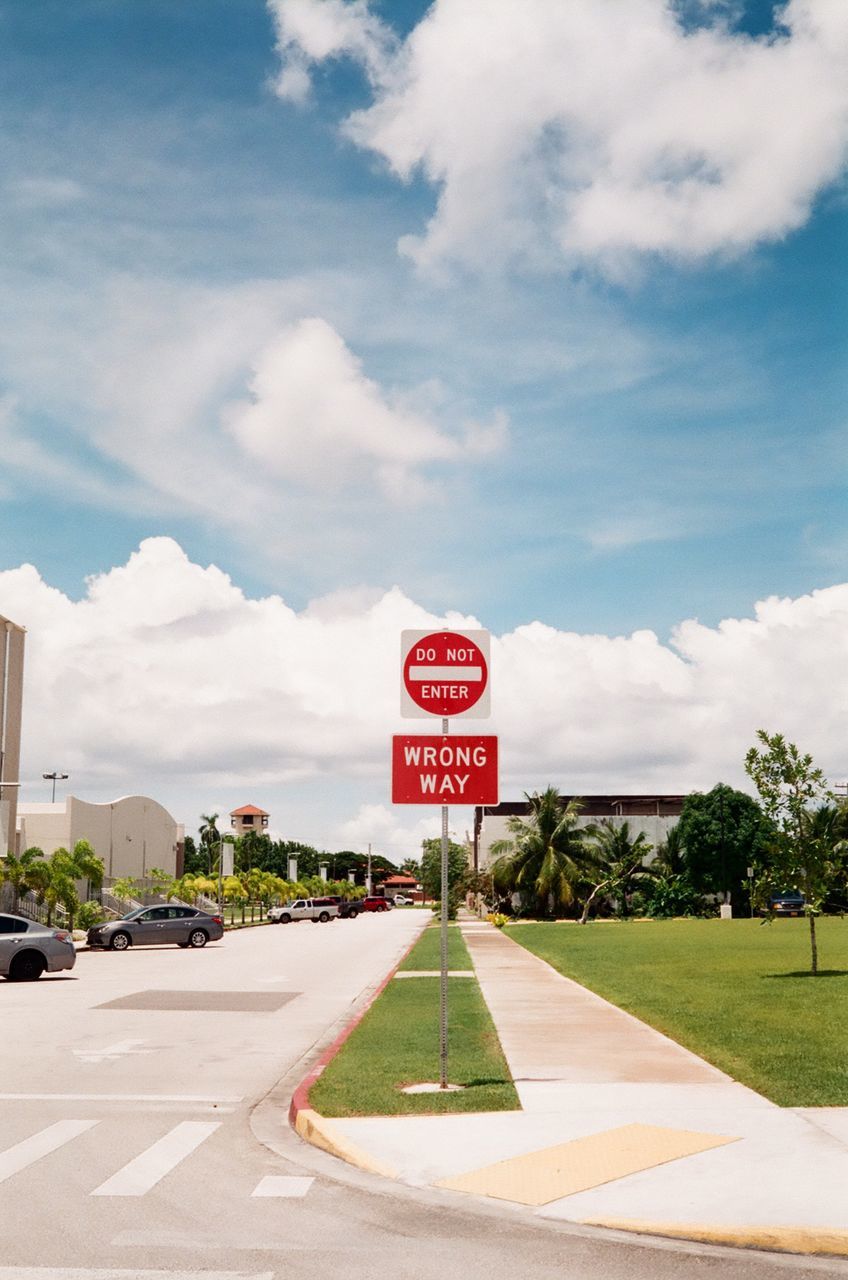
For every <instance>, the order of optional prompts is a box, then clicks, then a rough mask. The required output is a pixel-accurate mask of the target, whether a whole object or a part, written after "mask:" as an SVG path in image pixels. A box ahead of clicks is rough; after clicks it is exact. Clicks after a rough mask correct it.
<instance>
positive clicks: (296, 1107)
mask: <svg viewBox="0 0 848 1280" xmlns="http://www.w3.org/2000/svg"><path fill="white" fill-rule="evenodd" d="M425 928H426V925H425ZM423 932H424V929H422V930H421V932H420V933H419V934H418V936H417V937H415V938H413V939H412V941H411V942H410V944H409V946H408V947H407V948H406V950H405V951H404V953H403V955H402V956H401V957H400V959H399V960H398V962H397V964H396V965H395V967H394V968H393V969H391V970H390V971H389V973H387V974H386V976H385V978H384V979H383V981H382V982H381V983H380V985H379V986H378V987H377V988H376V990H375V991H374V992H373V993H372V995H371V998H370V1000H368V1002H367V1003H366V1004H365V1005H364V1006H363V1007H362V1008H361V1009H360V1010H359V1012H358V1013H357V1015H356V1017H355V1018H353V1019H352V1020H351V1021H350V1022H349V1023H348V1025H347V1026H346V1027H345V1028H344V1030H343V1031H342V1032H341V1033H340V1034H339V1035H338V1036H336V1038H335V1040H334V1041H333V1043H332V1044H331V1045H330V1046H329V1048H327V1049H325V1050H324V1052H323V1053H322V1054H321V1057H320V1058H319V1059H318V1061H317V1062H316V1064H315V1066H314V1067H313V1068H312V1070H311V1071H310V1072H309V1073H308V1074H307V1075H305V1076H304V1077H303V1079H302V1080H301V1082H300V1084H299V1085H298V1086H297V1088H296V1089H295V1091H294V1093H293V1094H292V1100H291V1102H290V1104H289V1124H290V1125H291V1126H292V1127H294V1124H295V1121H296V1120H297V1116H298V1112H300V1111H306V1110H309V1109H311V1108H310V1107H309V1090H310V1089H311V1088H312V1086H313V1085H314V1083H315V1081H316V1080H317V1079H318V1077H319V1076H320V1075H321V1073H322V1071H323V1070H324V1069H325V1067H326V1066H327V1065H328V1063H330V1062H332V1060H333V1058H335V1056H336V1054H337V1053H338V1052H339V1050H340V1049H341V1047H342V1045H343V1044H344V1042H345V1041H346V1040H347V1038H348V1036H349V1035H351V1034H352V1032H353V1031H355V1030H356V1028H357V1027H358V1026H359V1024H360V1022H361V1021H362V1019H363V1018H364V1017H365V1015H366V1013H367V1012H368V1010H369V1009H370V1008H371V1006H372V1004H373V1003H374V1001H375V1000H376V999H377V998H378V996H381V995H382V994H383V992H384V991H385V989H386V987H387V986H388V985H389V983H390V982H391V980H392V978H393V977H394V976H395V974H396V973H397V971H398V969H399V968H400V966H401V965H402V964H403V962H404V960H405V959H406V957H407V956H408V955H409V953H410V951H411V950H412V948H413V947H414V946H415V944H416V943H417V942H419V941H420V939H421V934H423Z"/></svg>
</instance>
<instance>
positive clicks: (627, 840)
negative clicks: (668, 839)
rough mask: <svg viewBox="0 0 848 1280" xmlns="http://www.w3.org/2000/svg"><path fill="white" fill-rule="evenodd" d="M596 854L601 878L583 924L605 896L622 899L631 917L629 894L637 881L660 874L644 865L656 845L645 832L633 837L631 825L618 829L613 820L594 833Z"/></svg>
mask: <svg viewBox="0 0 848 1280" xmlns="http://www.w3.org/2000/svg"><path fill="white" fill-rule="evenodd" d="M592 836H593V845H594V853H595V857H596V860H597V866H598V869H599V870H600V878H599V879H598V880H597V881H596V882H595V884H594V886H593V888H592V891H591V893H590V894H589V896H588V898H587V899H586V901H585V903H584V904H583V915H582V916H581V918H580V923H581V924H585V923H586V921H587V920H588V918H589V907H590V906H591V904H592V902H593V901H594V900H595V898H597V897H598V896H599V895H600V894H602V893H607V894H614V895H616V896H618V895H620V897H621V914H622V915H623V916H626V915H627V891H628V889H629V888H630V886H631V884H632V883H633V881H634V880H639V879H641V878H642V877H643V876H653V875H655V874H656V872H655V871H653V870H652V869H651V868H649V867H646V866H645V865H644V863H645V858H646V857H647V856H648V854H649V853H650V852H651V849H652V848H653V845H651V844H649V843H648V837H647V836H646V835H645V833H644V831H640V832H639V834H638V836H635V837H633V836H631V834H630V823H629V822H622V823H621V825H620V826H616V824H615V823H614V822H612V821H611V820H610V819H609V818H604V820H603V821H602V822H600V823H599V824H598V826H597V827H596V828H595V830H594V831H593V833H592Z"/></svg>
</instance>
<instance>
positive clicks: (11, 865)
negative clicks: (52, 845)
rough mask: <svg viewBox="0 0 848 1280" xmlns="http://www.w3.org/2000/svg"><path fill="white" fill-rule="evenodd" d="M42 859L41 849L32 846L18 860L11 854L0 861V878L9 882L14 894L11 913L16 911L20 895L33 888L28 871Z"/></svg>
mask: <svg viewBox="0 0 848 1280" xmlns="http://www.w3.org/2000/svg"><path fill="white" fill-rule="evenodd" d="M43 857H44V854H43V853H42V851H41V849H39V848H37V847H36V846H35V845H32V846H31V847H30V848H29V849H24V851H23V853H22V854H21V856H20V857H19V858H16V857H15V855H14V854H13V853H9V854H7V855H6V858H5V860H4V859H0V878H1V879H2V880H6V881H8V882H9V884H10V885H11V886H12V892H13V894H14V906H13V907H12V911H13V912H16V911H17V909H18V903H19V902H20V898H21V894H23V893H26V892H27V890H29V889H31V888H32V887H33V886H32V885H31V884H30V880H29V875H30V871H31V870H32V866H33V864H34V863H35V862H36V861H37V860H38V859H39V858H43ZM36 878H37V877H36Z"/></svg>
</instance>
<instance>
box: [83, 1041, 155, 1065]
mask: <svg viewBox="0 0 848 1280" xmlns="http://www.w3.org/2000/svg"><path fill="white" fill-rule="evenodd" d="M140 1044H147V1041H146V1040H119V1041H118V1043H117V1044H110V1045H109V1046H108V1048H106V1049H74V1050H73V1053H74V1056H75V1057H77V1058H79V1060H80V1062H117V1060H118V1058H123V1057H125V1056H126V1055H127V1054H130V1053H154V1052H155V1050H153V1049H138V1048H136V1047H135V1046H136V1045H140Z"/></svg>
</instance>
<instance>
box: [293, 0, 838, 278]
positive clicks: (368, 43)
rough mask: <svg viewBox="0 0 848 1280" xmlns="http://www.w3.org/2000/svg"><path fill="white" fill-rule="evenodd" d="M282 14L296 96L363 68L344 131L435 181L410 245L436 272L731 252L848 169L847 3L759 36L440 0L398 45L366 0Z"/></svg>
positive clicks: (764, 234) (303, 5)
mask: <svg viewBox="0 0 848 1280" xmlns="http://www.w3.org/2000/svg"><path fill="white" fill-rule="evenodd" d="M269 3H270V6H271V11H272V13H273V15H274V18H275V22H276V25H277V29H278V33H279V37H280V39H279V48H280V51H281V56H282V59H283V67H284V70H283V73H282V82H283V84H282V89H281V91H285V83H286V77H287V76H291V77H294V79H296V80H297V81H298V83H299V85H300V89H301V91H303V90H304V89H305V84H306V79H307V78H308V74H309V70H310V68H312V67H314V66H315V65H316V64H318V63H320V62H322V61H324V60H325V59H328V58H338V57H341V56H347V57H350V58H353V59H355V60H357V61H359V62H360V63H361V64H362V65H363V66H364V68H365V70H366V72H367V74H368V77H369V79H370V82H371V85H372V89H373V102H372V104H371V105H370V106H369V107H368V108H366V109H364V110H360V111H357V112H355V113H354V114H353V115H352V116H351V117H350V118H349V119H348V120H347V121H346V124H345V129H346V132H347V133H348V135H349V136H350V137H351V138H353V139H354V140H355V141H356V142H357V143H358V144H360V145H361V146H363V147H366V148H369V149H371V150H373V151H374V152H376V153H377V154H378V155H380V156H381V157H383V158H384V160H385V161H386V162H387V163H388V165H389V166H390V168H391V169H392V170H393V171H394V172H395V173H396V174H397V175H398V176H399V177H401V178H403V179H409V178H410V177H412V176H413V175H414V174H416V173H418V172H420V173H422V174H424V175H425V176H426V177H427V178H428V179H429V180H430V181H431V182H433V183H434V184H435V185H436V186H437V187H438V188H439V198H438V206H437V209H436V212H435V215H434V216H433V218H432V220H431V222H430V224H429V226H428V228H427V230H426V233H425V234H424V235H423V236H408V237H406V238H405V239H404V240H403V241H402V242H401V244H402V248H403V249H404V251H405V252H407V253H408V254H410V256H411V257H412V258H413V259H414V260H415V261H416V262H417V263H418V264H419V265H420V266H421V267H423V268H433V267H435V266H437V265H438V264H440V263H442V262H445V261H450V260H457V259H458V260H464V261H469V262H472V263H474V264H476V265H483V264H485V263H488V262H490V261H491V260H492V259H493V258H495V257H498V256H501V257H504V258H506V257H514V256H516V255H518V256H522V257H529V258H531V259H533V258H536V257H538V255H539V254H540V253H545V254H548V255H550V254H551V253H552V252H554V253H556V254H558V255H560V256H561V257H562V258H564V259H565V260H566V261H569V262H571V263H575V262H579V261H590V262H592V263H594V264H595V265H597V266H599V267H600V268H601V269H602V270H605V271H607V272H609V273H611V274H616V273H619V272H621V271H623V270H627V269H628V267H629V264H630V263H631V261H632V259H633V257H634V256H636V255H641V254H654V253H656V254H661V255H666V256H669V257H671V258H673V259H678V260H697V259H699V258H702V257H704V256H706V255H712V254H717V253H718V254H735V253H738V252H741V251H744V250H747V249H749V248H750V247H751V246H753V245H756V244H757V243H760V242H764V241H769V240H774V239H777V238H779V237H781V236H784V235H786V234H787V233H788V232H790V231H792V230H794V229H796V228H797V227H799V226H801V225H802V224H803V223H804V222H805V220H806V219H807V218H808V216H809V214H810V210H811V206H812V203H813V201H814V200H815V198H816V196H817V195H818V194H819V193H820V192H821V191H822V190H823V189H824V188H825V187H827V186H828V185H829V184H831V183H833V182H834V181H835V180H836V179H837V178H838V176H839V175H840V173H841V171H842V167H843V165H844V162H845V156H846V143H848V8H846V6H845V5H844V4H843V3H842V0H788V3H787V4H786V5H785V6H784V7H783V8H780V9H779V10H778V20H779V25H777V26H776V27H775V29H774V30H773V31H771V32H769V33H768V34H766V35H763V36H761V37H758V38H752V37H750V36H748V35H746V34H744V33H740V32H739V31H738V30H736V29H734V27H733V25H732V22H731V19H732V16H733V12H734V9H733V6H729V7H728V6H726V5H723V4H715V5H713V4H705V5H695V6H692V5H690V6H686V5H678V6H674V5H671V4H669V3H668V2H667V0H628V3H627V4H621V3H619V2H618V0H570V2H569V3H568V4H556V3H551V0H524V3H522V4H516V3H515V2H514V0H490V3H488V4H486V5H471V4H468V3H467V2H466V0H436V3H435V4H433V6H432V7H431V8H430V9H429V11H428V12H427V14H426V16H425V17H424V18H422V20H421V21H420V22H419V23H418V25H417V26H416V27H415V28H414V30H413V31H412V32H411V33H410V34H409V35H408V36H407V38H406V39H405V40H403V41H400V40H393V39H392V34H391V31H390V29H389V28H388V27H386V26H385V25H384V24H380V23H379V22H378V20H377V18H376V17H375V16H374V15H370V14H369V11H368V8H367V5H366V4H365V3H363V0H355V3H352V4H345V3H342V2H341V0H332V3H326V2H325V0H269ZM696 10H697V15H696V16H697V19H698V20H697V21H696V20H694V19H693V13H694V11H696ZM287 68H288V70H287Z"/></svg>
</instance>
